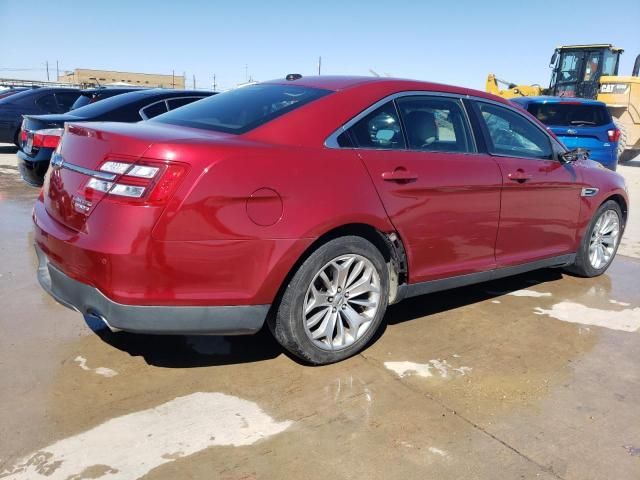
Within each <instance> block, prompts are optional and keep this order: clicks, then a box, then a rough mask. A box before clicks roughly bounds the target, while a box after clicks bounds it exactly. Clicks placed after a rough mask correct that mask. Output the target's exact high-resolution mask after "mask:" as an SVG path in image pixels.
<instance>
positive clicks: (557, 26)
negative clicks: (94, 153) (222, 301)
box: [0, 0, 640, 90]
mask: <svg viewBox="0 0 640 480" xmlns="http://www.w3.org/2000/svg"><path fill="white" fill-rule="evenodd" d="M576 43H612V44H614V45H616V46H618V47H622V48H624V49H625V50H626V52H625V53H624V54H623V56H622V61H621V65H620V74H626V75H628V74H630V72H631V69H632V65H633V61H634V59H635V57H636V55H638V54H640V0H616V1H615V2H603V1H602V0H597V1H596V0H584V1H574V0H564V1H562V0H559V1H555V2H552V1H545V0H538V1H535V2H518V1H504V0H503V1H499V2H498V1H492V0H484V1H471V0H468V1H455V0H443V1H439V2H430V1H426V0H425V1H409V0H387V1H378V0H368V1H360V0H352V1H348V0H342V1H334V0H324V1H322V0H316V1H307V0H299V1H282V0H267V1H254V0H236V1H231V2H229V1H225V2H219V1H215V0H211V1H196V0H156V1H148V0H137V1H136V0H128V1H122V0H107V1H101V2H80V1H72V0H49V1H46V0H29V1H25V0H0V78H22V79H37V80H46V78H47V76H46V70H45V64H46V62H47V61H48V62H49V74H50V77H51V79H52V80H53V79H55V70H56V61H58V64H59V68H60V71H61V72H62V71H63V70H73V69H74V68H95V69H105V70H118V71H130V72H144V73H164V74H169V75H170V74H171V73H172V71H175V73H176V74H177V75H179V74H182V73H183V72H185V73H186V76H187V86H188V87H191V86H192V83H193V76H194V75H195V77H196V85H197V87H198V88H211V86H212V83H213V75H214V74H215V76H216V84H217V87H218V89H219V90H220V89H227V88H232V87H233V86H235V85H237V84H238V83H242V82H244V81H246V80H247V77H248V76H250V77H251V78H252V79H254V80H269V79H273V78H282V77H284V76H285V75H286V74H287V73H301V74H303V75H316V74H317V72H318V57H320V56H321V57H322V70H321V73H322V74H325V75H328V74H336V75H371V74H372V73H371V70H373V71H375V72H377V73H378V74H380V75H390V76H393V77H401V78H413V79H418V80H427V81H434V82H442V83H448V84H453V85H460V86H465V87H471V88H477V89H481V90H484V85H485V80H486V77H487V74H488V73H490V72H493V73H495V74H496V76H497V77H498V78H501V79H505V80H508V81H511V82H514V83H522V84H532V83H538V84H541V85H543V86H546V85H548V83H549V79H550V73H551V72H550V70H549V68H548V63H549V58H550V57H551V54H552V53H553V50H554V48H555V47H556V46H558V45H562V44H576Z"/></svg>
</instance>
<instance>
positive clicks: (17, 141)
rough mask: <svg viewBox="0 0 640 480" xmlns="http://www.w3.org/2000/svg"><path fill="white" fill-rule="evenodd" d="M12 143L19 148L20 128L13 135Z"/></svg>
mask: <svg viewBox="0 0 640 480" xmlns="http://www.w3.org/2000/svg"><path fill="white" fill-rule="evenodd" d="M13 144H14V145H15V146H16V147H18V148H20V129H18V131H17V132H16V133H15V135H14V136H13Z"/></svg>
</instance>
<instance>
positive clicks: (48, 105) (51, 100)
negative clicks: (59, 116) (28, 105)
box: [36, 93, 60, 113]
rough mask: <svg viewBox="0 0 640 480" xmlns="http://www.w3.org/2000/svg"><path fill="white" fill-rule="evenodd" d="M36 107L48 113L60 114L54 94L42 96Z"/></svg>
mask: <svg viewBox="0 0 640 480" xmlns="http://www.w3.org/2000/svg"><path fill="white" fill-rule="evenodd" d="M36 105H38V106H39V107H40V108H42V109H43V110H44V111H45V112H47V113H60V112H58V103H57V102H56V97H55V96H54V94H53V93H48V94H46V95H43V96H41V97H40V98H38V99H37V100H36Z"/></svg>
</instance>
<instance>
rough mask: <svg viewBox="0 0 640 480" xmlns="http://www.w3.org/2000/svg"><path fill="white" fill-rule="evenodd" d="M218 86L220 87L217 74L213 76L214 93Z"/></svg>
mask: <svg viewBox="0 0 640 480" xmlns="http://www.w3.org/2000/svg"><path fill="white" fill-rule="evenodd" d="M217 86H218V85H217V84H216V74H215V73H214V74H213V91H214V92H215V91H216V87H217Z"/></svg>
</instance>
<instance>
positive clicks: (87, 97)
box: [71, 93, 93, 110]
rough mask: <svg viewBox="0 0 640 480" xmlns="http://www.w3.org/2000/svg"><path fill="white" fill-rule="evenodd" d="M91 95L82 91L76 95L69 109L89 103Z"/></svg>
mask: <svg viewBox="0 0 640 480" xmlns="http://www.w3.org/2000/svg"><path fill="white" fill-rule="evenodd" d="M92 98H93V95H85V94H84V93H83V94H82V95H80V96H79V97H78V99H77V100H76V101H75V102H73V105H71V110H75V109H76V108H80V107H84V106H85V105H89V104H90V103H91V100H92Z"/></svg>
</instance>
